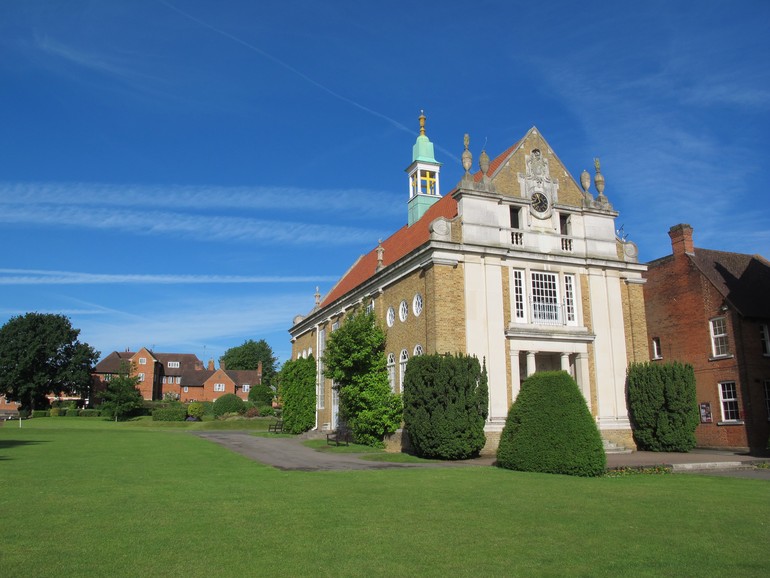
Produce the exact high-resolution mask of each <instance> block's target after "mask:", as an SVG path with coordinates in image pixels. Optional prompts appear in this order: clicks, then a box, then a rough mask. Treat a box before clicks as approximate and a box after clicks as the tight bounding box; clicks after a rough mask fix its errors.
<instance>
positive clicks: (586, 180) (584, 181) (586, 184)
mask: <svg viewBox="0 0 770 578" xmlns="http://www.w3.org/2000/svg"><path fill="white" fill-rule="evenodd" d="M580 186H581V187H583V192H585V193H587V192H588V189H589V188H590V187H591V175H589V174H588V171H587V170H585V169H584V170H583V172H582V173H580Z"/></svg>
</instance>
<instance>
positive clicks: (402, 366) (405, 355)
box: [380, 349, 409, 393]
mask: <svg viewBox="0 0 770 578" xmlns="http://www.w3.org/2000/svg"><path fill="white" fill-rule="evenodd" d="M380 359H382V358H380ZM407 361H409V352H408V351H407V350H406V349H402V350H401V356H400V357H399V358H398V382H399V383H400V384H401V393H403V392H404V374H405V373H406V362H407Z"/></svg>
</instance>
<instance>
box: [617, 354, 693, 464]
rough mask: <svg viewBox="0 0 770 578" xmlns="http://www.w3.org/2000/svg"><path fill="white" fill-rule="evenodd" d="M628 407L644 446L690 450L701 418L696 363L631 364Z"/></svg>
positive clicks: (640, 444) (639, 443)
mask: <svg viewBox="0 0 770 578" xmlns="http://www.w3.org/2000/svg"><path fill="white" fill-rule="evenodd" d="M628 409H629V416H630V418H631V426H632V429H633V435H634V441H635V442H636V444H637V446H638V447H639V449H640V450H647V451H655V452H689V451H690V450H691V449H693V448H694V447H695V443H696V442H695V428H696V427H697V425H698V423H699V422H700V415H699V413H698V401H697V396H696V391H695V372H694V370H693V367H692V366H691V365H689V364H683V363H679V362H673V363H650V362H647V363H633V364H631V366H630V367H629V368H628Z"/></svg>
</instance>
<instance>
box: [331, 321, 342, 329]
mask: <svg viewBox="0 0 770 578" xmlns="http://www.w3.org/2000/svg"><path fill="white" fill-rule="evenodd" d="M339 328H340V322H339V321H335V322H334V323H332V331H337V330H338V329H339Z"/></svg>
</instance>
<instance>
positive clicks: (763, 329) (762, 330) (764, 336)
mask: <svg viewBox="0 0 770 578" xmlns="http://www.w3.org/2000/svg"><path fill="white" fill-rule="evenodd" d="M759 338H760V339H761V342H762V355H764V356H765V357H770V327H768V325H767V323H760V324H759Z"/></svg>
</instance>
